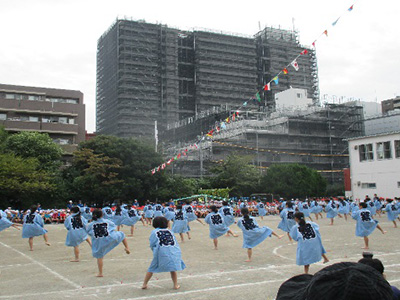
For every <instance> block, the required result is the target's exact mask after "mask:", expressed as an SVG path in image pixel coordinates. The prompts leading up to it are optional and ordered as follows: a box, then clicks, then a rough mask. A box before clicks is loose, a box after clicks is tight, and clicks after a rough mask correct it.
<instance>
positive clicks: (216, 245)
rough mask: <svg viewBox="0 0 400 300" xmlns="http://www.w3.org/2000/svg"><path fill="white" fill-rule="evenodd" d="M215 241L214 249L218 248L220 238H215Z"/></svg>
mask: <svg viewBox="0 0 400 300" xmlns="http://www.w3.org/2000/svg"><path fill="white" fill-rule="evenodd" d="M213 242H214V250H218V239H213Z"/></svg>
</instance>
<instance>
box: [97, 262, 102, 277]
mask: <svg viewBox="0 0 400 300" xmlns="http://www.w3.org/2000/svg"><path fill="white" fill-rule="evenodd" d="M97 267H98V268H99V273H98V274H97V275H96V277H103V257H102V258H98V259H97Z"/></svg>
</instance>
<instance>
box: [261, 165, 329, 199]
mask: <svg viewBox="0 0 400 300" xmlns="http://www.w3.org/2000/svg"><path fill="white" fill-rule="evenodd" d="M261 189H262V190H264V192H266V193H273V194H278V195H280V196H282V197H288V198H293V197H306V196H323V195H324V194H325V190H326V180H325V179H324V178H323V177H322V176H321V175H320V174H319V173H318V172H317V171H315V170H313V169H311V168H308V167H306V166H304V165H299V164H279V165H278V164H275V165H271V166H270V167H269V168H268V170H267V173H266V174H265V175H264V176H263V177H262V178H261Z"/></svg>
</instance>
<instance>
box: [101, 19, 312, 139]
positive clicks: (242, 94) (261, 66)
mask: <svg viewBox="0 0 400 300" xmlns="http://www.w3.org/2000/svg"><path fill="white" fill-rule="evenodd" d="M301 50H302V47H301V46H300V45H299V43H298V40H297V33H294V32H292V31H288V30H282V29H274V28H265V29H264V30H263V31H262V32H259V33H258V34H256V35H255V36H245V35H239V34H231V33H223V32H217V31H210V30H205V29H195V30H193V31H182V30H180V29H176V28H170V27H168V26H167V25H163V24H150V23H146V22H145V21H142V20H139V21H134V20H131V19H117V20H116V21H115V23H114V24H113V25H112V26H111V27H110V28H109V29H108V30H107V31H106V32H105V33H104V34H103V35H102V36H101V37H100V39H99V40H98V47H97V95H96V104H97V107H96V112H97V124H96V127H97V128H96V130H97V132H98V133H99V134H110V135H116V136H120V137H142V138H143V137H144V138H151V137H152V136H153V132H154V122H155V121H157V124H159V131H160V132H163V131H164V130H166V129H167V127H168V124H173V123H175V122H179V121H180V120H184V119H187V118H197V116H199V115H201V114H202V112H204V111H206V110H211V109H213V108H214V107H222V106H229V107H240V106H241V105H242V104H243V102H244V101H246V100H248V99H250V98H251V97H253V96H254V94H255V93H256V91H257V89H259V90H262V86H263V85H264V84H265V82H266V81H268V80H270V79H271V76H273V73H274V72H276V73H278V72H279V68H282V67H283V66H285V65H287V64H288V63H289V62H290V60H291V59H293V58H294V57H296V55H297V54H299V53H300V52H301ZM313 57H314V58H315V52H313V51H312V50H311V49H310V55H308V56H307V58H306V57H302V58H301V59H299V64H300V66H301V70H300V71H299V72H291V73H290V74H289V75H288V76H286V77H282V79H280V84H279V85H278V86H276V87H273V89H272V93H271V92H268V93H265V95H264V99H265V101H264V102H263V103H261V104H259V105H258V106H257V109H258V110H259V111H268V112H269V113H271V112H273V109H274V107H275V105H274V94H275V92H279V91H281V90H282V89H286V87H287V86H288V85H292V86H293V87H297V88H304V89H307V90H308V92H309V94H310V95H313V96H314V97H316V95H317V94H315V88H314V85H318V81H316V80H317V78H318V74H317V71H316V61H315V59H314V60H313Z"/></svg>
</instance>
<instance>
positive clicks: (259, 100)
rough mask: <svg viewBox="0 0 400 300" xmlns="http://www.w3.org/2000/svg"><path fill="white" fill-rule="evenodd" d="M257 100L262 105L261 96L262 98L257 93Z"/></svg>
mask: <svg viewBox="0 0 400 300" xmlns="http://www.w3.org/2000/svg"><path fill="white" fill-rule="evenodd" d="M256 99H257V101H258V102H260V103H261V96H260V93H259V92H257V94H256Z"/></svg>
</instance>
